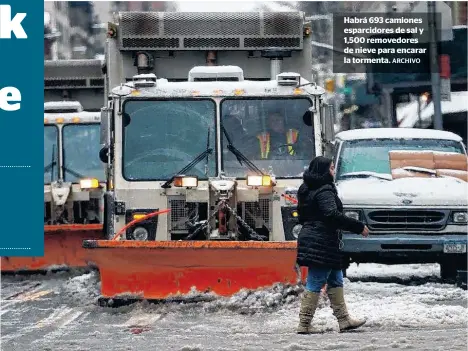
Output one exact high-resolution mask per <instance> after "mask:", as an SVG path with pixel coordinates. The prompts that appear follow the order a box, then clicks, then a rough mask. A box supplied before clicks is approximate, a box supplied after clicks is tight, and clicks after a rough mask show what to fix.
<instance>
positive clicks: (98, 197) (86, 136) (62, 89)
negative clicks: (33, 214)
mask: <svg viewBox="0 0 468 351" xmlns="http://www.w3.org/2000/svg"><path fill="white" fill-rule="evenodd" d="M44 65H45V67H44V71H45V72H44V75H45V80H44V100H45V103H44V256H43V257H24V258H23V257H14V258H13V257H2V262H1V267H2V272H17V271H38V270H39V271H40V270H48V269H60V268H65V267H66V268H76V267H87V264H86V261H85V257H84V253H85V251H84V249H83V247H82V245H83V240H85V239H98V238H103V234H102V208H103V205H102V202H103V194H104V190H105V183H103V181H105V172H104V170H105V167H104V166H103V165H102V163H101V161H100V159H99V150H100V138H99V136H100V120H101V112H100V111H101V108H102V106H103V103H104V79H103V75H102V63H101V61H99V60H63V61H45V62H44Z"/></svg>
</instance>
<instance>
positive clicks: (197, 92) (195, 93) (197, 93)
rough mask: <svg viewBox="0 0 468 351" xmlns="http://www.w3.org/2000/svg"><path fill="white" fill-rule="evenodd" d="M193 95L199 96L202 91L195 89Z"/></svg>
mask: <svg viewBox="0 0 468 351" xmlns="http://www.w3.org/2000/svg"><path fill="white" fill-rule="evenodd" d="M192 95H193V96H198V95H200V92H199V91H196V90H195V91H192Z"/></svg>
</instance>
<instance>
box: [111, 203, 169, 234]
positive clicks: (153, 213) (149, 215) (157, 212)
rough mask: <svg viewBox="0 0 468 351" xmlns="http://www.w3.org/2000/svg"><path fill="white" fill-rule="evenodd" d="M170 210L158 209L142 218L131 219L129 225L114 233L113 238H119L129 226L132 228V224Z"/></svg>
mask: <svg viewBox="0 0 468 351" xmlns="http://www.w3.org/2000/svg"><path fill="white" fill-rule="evenodd" d="M169 211H170V209H166V210H161V211H156V212H151V213H148V214H147V215H145V216H143V217H141V218H137V219H134V220H133V221H131V222H130V223H128V224H127V225H125V226H124V227H123V228H122V229H120V230H119V231H118V232H117V234H115V235H114V237H113V238H112V240H117V239H118V238H119V237H120V236H121V235H122V234H123V233H124V232H125V231H126V230H127V229H128V228H130V227H131V226H133V225H135V224H137V223H140V222H143V221H146V220H147V219H149V218H153V217H156V216H159V215H160V214H164V213H168V212H169Z"/></svg>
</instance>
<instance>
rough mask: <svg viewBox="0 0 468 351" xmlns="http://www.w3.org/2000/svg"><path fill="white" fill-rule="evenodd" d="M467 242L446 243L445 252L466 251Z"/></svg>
mask: <svg viewBox="0 0 468 351" xmlns="http://www.w3.org/2000/svg"><path fill="white" fill-rule="evenodd" d="M465 252H466V244H457V243H450V244H444V253H465Z"/></svg>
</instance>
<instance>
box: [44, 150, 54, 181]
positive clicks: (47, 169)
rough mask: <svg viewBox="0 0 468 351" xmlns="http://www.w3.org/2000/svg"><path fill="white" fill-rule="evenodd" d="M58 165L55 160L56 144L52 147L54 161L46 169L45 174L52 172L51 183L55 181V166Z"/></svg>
mask: <svg viewBox="0 0 468 351" xmlns="http://www.w3.org/2000/svg"><path fill="white" fill-rule="evenodd" d="M56 164H57V161H56V160H55V144H53V145H52V161H51V162H50V163H49V164H48V165H47V166H45V167H44V173H48V172H50V181H51V182H53V181H54V166H55V165H56Z"/></svg>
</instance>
